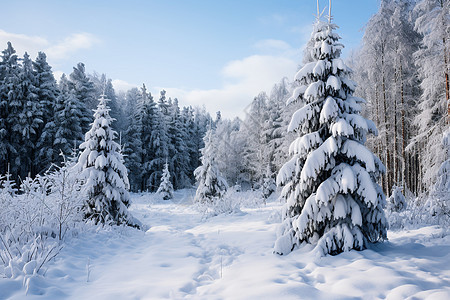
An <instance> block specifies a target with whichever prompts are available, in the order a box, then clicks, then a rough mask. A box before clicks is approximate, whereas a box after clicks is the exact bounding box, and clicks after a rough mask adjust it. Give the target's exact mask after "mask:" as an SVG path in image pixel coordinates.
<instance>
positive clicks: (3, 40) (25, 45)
mask: <svg viewBox="0 0 450 300" xmlns="http://www.w3.org/2000/svg"><path fill="white" fill-rule="evenodd" d="M8 42H11V43H12V45H13V47H14V49H15V50H16V51H17V53H18V54H19V55H23V54H24V53H25V51H27V52H28V53H29V54H30V55H31V56H32V57H35V56H36V55H37V53H38V52H39V51H43V50H44V49H45V48H46V47H48V46H49V44H50V43H49V42H48V41H47V40H46V39H45V38H43V37H39V36H28V35H25V34H17V33H11V32H6V31H4V30H1V29H0V46H1V47H0V48H1V49H5V48H6V45H7V43H8Z"/></svg>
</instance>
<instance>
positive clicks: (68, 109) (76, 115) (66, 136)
mask: <svg viewBox="0 0 450 300" xmlns="http://www.w3.org/2000/svg"><path fill="white" fill-rule="evenodd" d="M59 90H60V93H59V95H58V97H57V99H56V105H55V116H54V123H55V126H54V128H48V129H49V133H48V134H49V135H52V134H54V137H55V138H54V141H53V150H54V152H53V154H52V161H53V162H55V163H56V162H58V163H60V162H61V157H60V156H59V154H60V153H61V151H62V153H63V154H64V155H66V156H68V155H70V154H71V153H72V149H74V148H77V147H78V145H80V144H81V142H82V141H83V138H84V135H83V131H82V127H81V124H82V123H84V122H86V121H87V119H86V117H85V116H84V115H82V111H83V108H82V107H80V106H81V105H82V103H80V101H78V99H77V97H76V96H75V93H74V91H73V90H71V89H70V87H69V81H68V80H67V77H66V75H64V74H63V75H62V76H61V80H60V82H59Z"/></svg>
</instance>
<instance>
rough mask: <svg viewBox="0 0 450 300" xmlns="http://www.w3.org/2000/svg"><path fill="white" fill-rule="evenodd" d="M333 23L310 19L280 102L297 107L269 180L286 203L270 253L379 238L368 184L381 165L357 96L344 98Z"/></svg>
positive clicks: (381, 223) (381, 222) (356, 245)
mask: <svg viewBox="0 0 450 300" xmlns="http://www.w3.org/2000/svg"><path fill="white" fill-rule="evenodd" d="M336 28H337V26H336V25H335V24H332V23H331V22H328V23H325V22H322V21H320V20H317V23H316V24H315V29H314V31H315V34H314V37H313V38H314V41H315V43H314V47H313V48H312V49H311V57H313V58H314V59H313V61H312V62H310V63H307V64H306V65H305V66H304V67H303V68H302V69H301V70H300V71H299V72H298V73H297V74H296V76H295V80H296V81H297V82H298V83H299V86H298V87H297V88H296V89H295V90H294V92H293V96H292V97H291V98H290V99H289V100H288V102H292V101H299V100H300V101H302V102H303V103H304V106H303V107H302V108H300V109H299V110H297V111H296V112H295V113H294V114H293V116H292V119H291V122H290V124H289V127H288V130H289V131H296V132H298V133H299V137H298V138H297V139H296V140H295V141H294V142H292V144H291V146H290V148H289V152H290V155H292V159H291V160H290V161H288V162H287V163H286V164H285V165H284V166H283V167H282V168H281V170H280V172H279V174H278V176H277V184H278V185H282V186H284V187H283V189H282V193H281V197H282V198H283V199H284V200H285V201H286V203H285V205H284V207H283V211H282V217H283V221H282V224H281V226H280V228H279V232H278V239H277V241H276V243H275V252H276V253H278V254H287V253H289V252H290V251H292V250H293V249H294V248H295V247H296V246H299V245H300V244H302V243H304V242H305V243H311V244H314V245H317V248H318V250H319V251H321V254H324V255H325V254H332V255H334V254H338V253H340V252H343V251H348V250H351V249H357V250H362V249H364V248H366V247H367V246H368V244H369V243H373V242H377V241H380V240H384V239H386V227H387V222H386V217H385V214H384V211H383V207H384V206H385V203H386V201H385V196H384V194H383V192H382V190H381V187H380V186H379V185H378V184H377V183H376V181H377V179H378V178H379V176H380V174H381V173H382V172H384V170H385V168H384V166H383V164H382V163H381V161H380V160H379V159H378V158H377V157H376V156H375V155H374V154H373V153H372V152H370V151H369V150H368V149H367V148H366V147H365V146H364V143H365V141H366V134H367V133H373V134H376V133H377V130H376V127H375V125H374V123H373V122H372V121H370V120H366V119H365V118H363V117H362V116H361V115H360V111H361V105H360V104H361V103H364V102H365V100H364V99H361V98H358V97H354V96H352V94H353V92H354V90H355V86H356V84H355V83H354V82H353V81H352V80H350V79H349V78H348V77H349V75H350V72H351V70H350V69H349V68H348V67H347V66H346V65H345V64H344V62H343V61H342V60H341V59H340V58H339V57H340V54H341V50H342V48H343V45H342V44H340V43H338V40H339V39H340V37H339V35H338V34H336V33H334V29H336Z"/></svg>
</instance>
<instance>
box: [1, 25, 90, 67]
mask: <svg viewBox="0 0 450 300" xmlns="http://www.w3.org/2000/svg"><path fill="white" fill-rule="evenodd" d="M8 41H9V42H11V43H12V45H13V47H14V49H16V51H17V54H18V55H19V56H21V55H23V53H25V51H27V52H28V54H30V56H31V57H33V58H34V57H36V55H37V53H38V52H39V51H44V52H45V53H46V54H47V57H48V58H49V60H51V61H55V60H56V61H57V60H62V59H65V58H67V57H69V56H70V54H72V53H74V52H76V51H79V50H81V49H89V48H91V47H92V46H94V45H95V44H96V43H98V42H99V39H98V38H96V37H95V36H94V35H92V34H90V33H74V34H71V35H69V36H68V37H66V38H65V39H63V40H62V41H60V42H56V43H52V42H50V41H48V40H47V39H46V38H44V37H40V36H29V35H25V34H17V33H11V32H6V31H4V30H1V29H0V46H1V48H2V49H4V48H6V43H7V42H8Z"/></svg>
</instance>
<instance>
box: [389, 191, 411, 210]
mask: <svg viewBox="0 0 450 300" xmlns="http://www.w3.org/2000/svg"><path fill="white" fill-rule="evenodd" d="M386 208H387V210H388V211H390V212H401V211H404V210H405V209H406V198H405V196H403V193H402V188H401V187H398V186H394V187H393V188H392V194H391V196H389V198H388V199H387V207H386Z"/></svg>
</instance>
